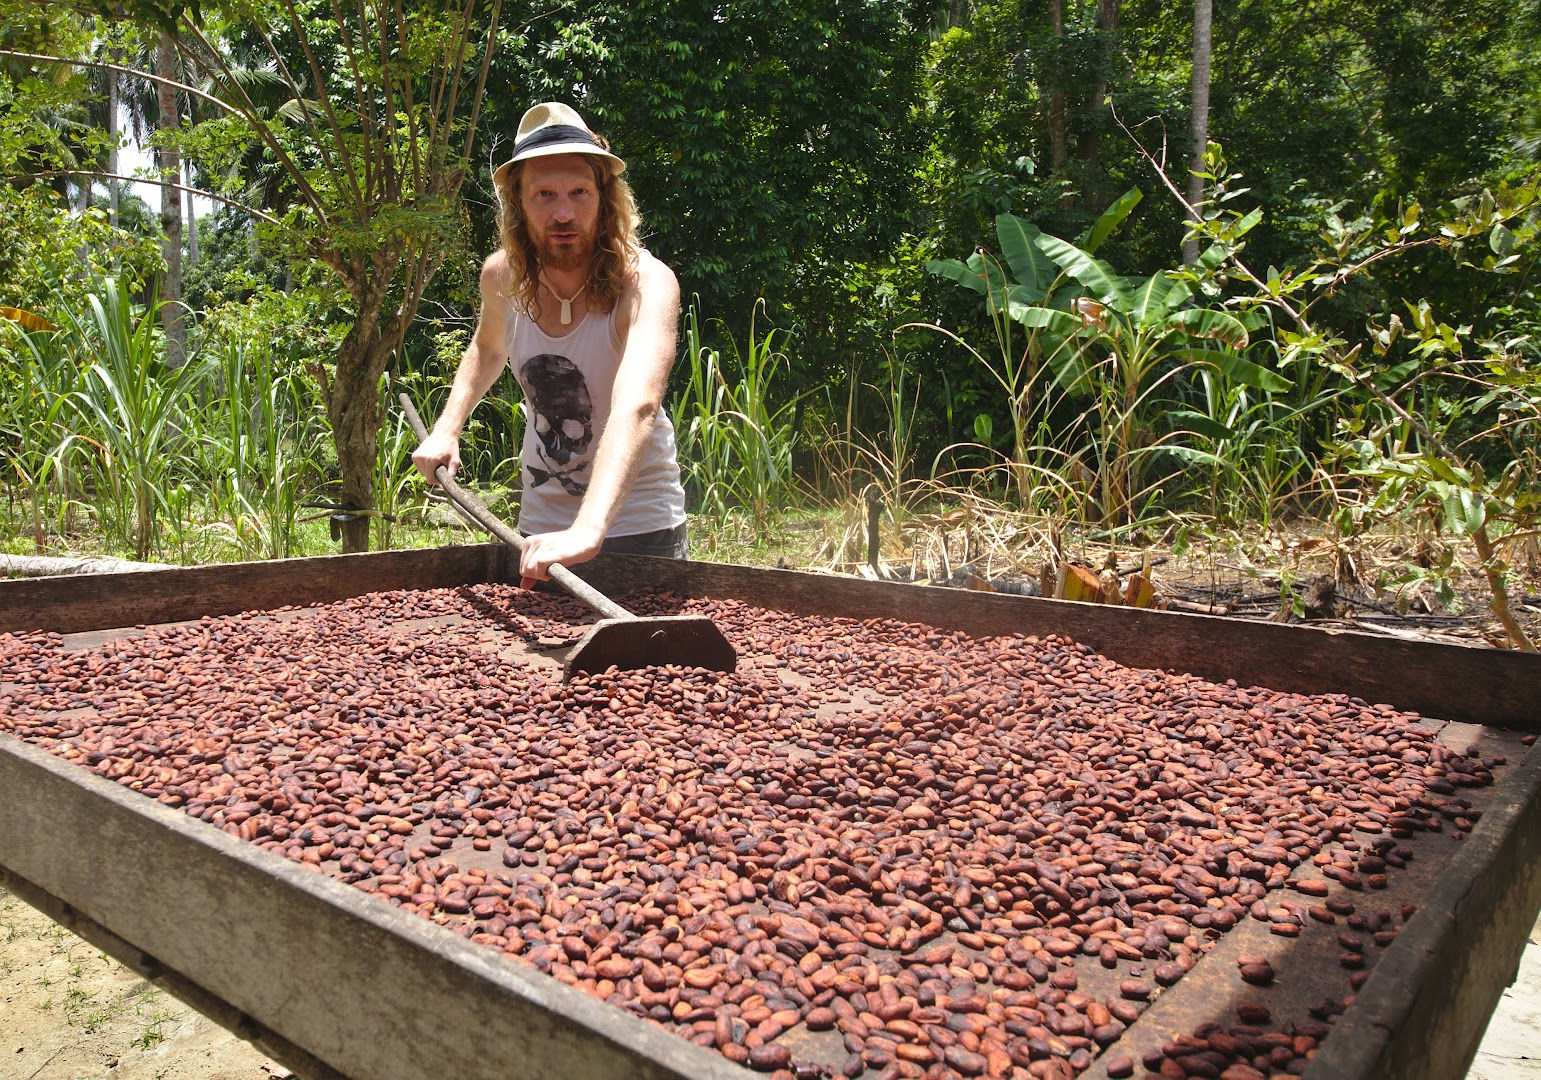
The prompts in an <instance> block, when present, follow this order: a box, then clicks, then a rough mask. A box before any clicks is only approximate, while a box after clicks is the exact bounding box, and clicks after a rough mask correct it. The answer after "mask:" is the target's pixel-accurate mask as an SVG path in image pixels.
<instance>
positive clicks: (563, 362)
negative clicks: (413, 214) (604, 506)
mask: <svg viewBox="0 0 1541 1080" xmlns="http://www.w3.org/2000/svg"><path fill="white" fill-rule="evenodd" d="M508 326H509V329H508V332H507V337H506V340H505V345H506V346H507V349H508V367H509V370H511V371H512V372H513V373H514V378H515V379H517V380H518V382H519V386H520V388H521V389H522V390H523V391H524V417H525V424H524V445H523V450H522V452H521V454H520V464H519V469H520V473H521V476H522V478H523V481H524V494H523V497H522V498H521V499H520V502H519V528H520V530H521V531H522V532H525V533H541V532H555V531H557V530H560V529H565V528H567V527H568V526H569V525H571V524H572V523H573V520H574V519H575V518H576V517H577V516H578V506H579V504H580V503H581V502H582V501H583V495H584V493H585V492H587V491H588V487H589V477H590V474H591V472H592V470H593V465H594V453H595V451H596V450H597V449H598V448H599V440H600V436H602V435H603V434H604V431H605V423H606V421H607V420H608V419H609V417H610V392H611V389H612V388H613V387H614V385H615V373H616V369H617V368H619V367H620V364H621V342H620V339H619V335H618V334H617V332H616V328H615V312H614V311H612V312H611V313H610V314H609V315H605V314H604V313H602V312H594V311H589V312H586V313H585V314H584V316H583V318H582V319H581V320H579V322H578V325H577V326H575V327H573V328H572V330H570V331H568V332H567V333H566V334H564V335H563V336H561V337H551V336H550V335H548V334H547V333H546V332H545V331H543V330H542V329H541V328H540V327H539V326H538V325H537V324H536V322H535V320H534V319H532V318H530V317H529V316H528V315H526V314H525V313H524V312H523V311H520V310H519V309H518V308H517V307H515V309H514V311H513V312H511V317H510V319H509V322H508ZM684 522H685V490H684V488H683V487H682V486H681V484H680V470H679V461H678V458H677V457H676V453H675V448H674V425H672V424H671V423H670V422H669V415H668V414H667V413H666V412H664V411H663V409H662V408H660V409H659V410H658V416H657V418H656V419H655V421H654V423H653V431H652V437H651V439H650V440H649V442H648V444H647V445H646V446H645V447H644V448H643V452H642V460H641V461H640V462H639V463H638V467H637V477H636V480H635V482H634V483H633V484H632V486H631V489H630V490H629V491H628V492H627V494H626V496H625V501H624V502H623V503H622V506H621V510H620V513H619V514H617V515H616V518H615V521H614V523H613V524H612V525H611V526H610V533H609V535H611V536H635V535H637V534H638V533H648V532H654V531H656V530H658V529H672V528H674V527H675V526H677V525H682V524H684Z"/></svg>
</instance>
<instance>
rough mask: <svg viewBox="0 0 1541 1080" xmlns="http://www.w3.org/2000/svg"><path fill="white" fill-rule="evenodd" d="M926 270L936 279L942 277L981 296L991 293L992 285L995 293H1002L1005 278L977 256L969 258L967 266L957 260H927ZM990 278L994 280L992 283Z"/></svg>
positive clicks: (996, 268)
mask: <svg viewBox="0 0 1541 1080" xmlns="http://www.w3.org/2000/svg"><path fill="white" fill-rule="evenodd" d="M926 270H927V271H928V272H930V273H932V274H935V275H936V276H937V277H944V278H947V279H948V280H949V281H956V282H957V283H958V284H959V285H963V286H965V287H966V288H969V289H973V290H974V291H975V292H977V293H979V294H980V295H981V296H984V295H986V294H987V293H988V292H990V291H991V285H992V284H993V285H994V291H995V292H997V293H1000V292H1002V291H1004V285H1005V278H1004V277H1003V276H1002V275H1001V273H1000V270H999V268H998V267H996V266H995V265H994V264H993V263H989V264H987V263H986V261H985V259H984V258H983V257H982V256H980V255H977V254H976V255H971V256H969V260H968V263H967V264H964V263H961V262H959V261H958V260H957V259H927V260H926ZM992 278H993V279H995V280H994V281H993V282H992V281H991V279H992Z"/></svg>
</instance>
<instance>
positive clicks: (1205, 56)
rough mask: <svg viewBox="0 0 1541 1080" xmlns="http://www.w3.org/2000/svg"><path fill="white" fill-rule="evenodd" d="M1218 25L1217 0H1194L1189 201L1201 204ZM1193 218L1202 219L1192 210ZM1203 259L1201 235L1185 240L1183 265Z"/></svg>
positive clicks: (1192, 204)
mask: <svg viewBox="0 0 1541 1080" xmlns="http://www.w3.org/2000/svg"><path fill="white" fill-rule="evenodd" d="M1213 27H1214V0H1193V122H1192V125H1191V126H1190V128H1189V133H1190V135H1191V137H1192V139H1193V148H1192V152H1191V154H1190V156H1189V159H1188V204H1189V205H1190V206H1192V207H1195V208H1197V207H1198V205H1199V204H1200V203H1201V202H1203V201H1204V177H1203V172H1204V149H1205V148H1206V147H1207V146H1208V145H1209V53H1210V40H1211V37H1212V36H1213ZM1188 220H1189V221H1190V222H1198V221H1200V220H1202V218H1201V217H1199V216H1198V214H1197V213H1194V214H1189V215H1188ZM1198 259H1199V238H1198V237H1197V236H1192V237H1189V238H1188V239H1187V240H1185V241H1183V265H1184V266H1192V265H1193V264H1194V263H1196V262H1198Z"/></svg>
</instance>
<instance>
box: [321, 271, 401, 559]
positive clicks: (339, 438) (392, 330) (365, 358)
mask: <svg viewBox="0 0 1541 1080" xmlns="http://www.w3.org/2000/svg"><path fill="white" fill-rule="evenodd" d="M382 260H383V261H385V262H390V261H391V259H390V256H389V255H387V254H386V253H383V252H379V253H376V256H375V259H374V261H375V262H376V267H375V270H376V271H377V272H376V273H374V274H373V275H369V276H368V277H367V280H363V281H360V280H359V279H355V280H354V282H353V284H354V286H355V287H353V288H351V289H350V291H351V292H352V293H353V294H354V300H355V303H356V304H357V307H358V312H359V316H358V319H357V320H356V321H355V322H354V324H353V326H352V328H351V329H349V331H348V333H347V335H346V336H345V337H344V338H343V339H342V344H341V345H340V346H339V347H338V349H337V370H336V373H335V374H334V375H333V377H332V379H331V381H330V383H328V382H326V381H325V380H324V378H323V381H322V393H323V396H324V397H325V400H326V414H327V419H328V420H330V421H331V425H332V442H333V443H334V444H335V445H336V447H337V464H338V467H339V469H340V470H341V472H342V491H341V493H340V495H341V497H340V498H339V500H338V501H339V502H341V503H342V505H343V506H344V507H345V508H346V509H347V510H352V511H354V512H357V513H358V514H359V516H358V517H357V518H356V519H355V520H353V521H347V522H343V523H342V524H341V533H342V550H343V552H344V553H351V552H356V551H368V550H369V520H370V519H369V515H368V514H367V511H370V510H373V509H374V506H375V499H374V480H375V461H376V459H377V458H378V456H379V448H380V440H379V433H380V424H381V422H382V420H383V419H384V413H383V411H382V410H381V408H380V378H381V376H383V375H384V374H385V368H386V365H387V364H388V363H389V361H390V358H391V353H392V352H393V351H394V350H395V348H396V346H397V344H399V342H400V338H401V331H400V327H399V325H398V324H399V323H400V320H399V319H395V318H391V319H386V320H385V323H386V325H385V326H384V327H382V326H381V310H382V308H383V307H384V303H385V293H384V290H383V288H382V287H380V286H379V285H377V284H376V283H384V285H389V283H390V281H391V279H392V277H393V276H394V270H393V269H392V270H384V271H383V272H380V271H381V267H380V265H379V264H380V263H381V261H382ZM355 269H357V268H355ZM359 276H360V278H365V277H366V275H363V274H360V275H359Z"/></svg>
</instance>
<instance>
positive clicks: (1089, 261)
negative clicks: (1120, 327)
mask: <svg viewBox="0 0 1541 1080" xmlns="http://www.w3.org/2000/svg"><path fill="white" fill-rule="evenodd" d="M1036 243H1037V244H1038V247H1039V248H1040V249H1041V250H1042V251H1043V252H1044V254H1046V255H1048V256H1049V258H1051V259H1053V260H1054V261H1055V262H1056V263H1058V264H1059V265H1060V267H1061V269H1063V270H1064V271H1065V273H1067V274H1069V275H1070V276H1071V277H1073V278H1075V279H1076V280H1077V281H1079V282H1080V283H1081V284H1082V285H1084V286H1085V287H1086V288H1088V289H1090V290H1091V291H1092V293H1093V294H1094V295H1095V296H1096V297H1097V299H1098V300H1101V301H1102V302H1103V303H1104V304H1108V305H1110V306H1112V307H1114V308H1117V309H1118V310H1120V311H1122V310H1125V309H1127V308H1128V306H1129V303H1128V301H1129V294H1128V292H1127V290H1126V289H1125V288H1124V282H1123V279H1122V278H1121V277H1119V276H1118V274H1116V273H1114V271H1113V268H1112V267H1111V266H1109V265H1108V264H1107V263H1105V262H1103V261H1102V260H1100V259H1094V258H1092V257H1091V255H1089V254H1087V253H1086V252H1085V251H1082V250H1081V249H1080V248H1078V247H1076V246H1075V245H1074V244H1071V243H1068V242H1066V241H1064V240H1061V239H1060V238H1059V237H1057V236H1050V235H1049V234H1048V233H1040V234H1039V236H1038V239H1037V241H1036Z"/></svg>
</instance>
